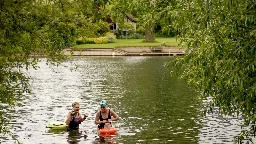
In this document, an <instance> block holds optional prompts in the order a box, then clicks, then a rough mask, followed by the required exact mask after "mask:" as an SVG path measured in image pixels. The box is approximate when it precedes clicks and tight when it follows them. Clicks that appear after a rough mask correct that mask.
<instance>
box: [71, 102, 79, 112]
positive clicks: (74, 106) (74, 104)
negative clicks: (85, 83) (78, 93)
mask: <svg viewBox="0 0 256 144" xmlns="http://www.w3.org/2000/svg"><path fill="white" fill-rule="evenodd" d="M72 107H73V110H74V111H75V112H79V110H80V105H79V103H78V102H74V103H72Z"/></svg>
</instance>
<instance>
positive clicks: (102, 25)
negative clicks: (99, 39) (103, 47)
mask: <svg viewBox="0 0 256 144" xmlns="http://www.w3.org/2000/svg"><path fill="white" fill-rule="evenodd" d="M97 25H98V29H97V34H98V36H105V35H106V33H107V32H109V30H110V29H109V27H110V26H109V24H108V23H107V22H104V21H102V20H100V21H99V22H98V23H97Z"/></svg>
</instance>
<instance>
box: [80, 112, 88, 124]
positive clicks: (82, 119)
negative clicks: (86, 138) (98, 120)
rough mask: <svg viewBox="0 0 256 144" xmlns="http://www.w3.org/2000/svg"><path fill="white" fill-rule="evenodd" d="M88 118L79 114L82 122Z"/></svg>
mask: <svg viewBox="0 0 256 144" xmlns="http://www.w3.org/2000/svg"><path fill="white" fill-rule="evenodd" d="M87 117H88V116H87V115H86V114H85V115H84V117H82V116H81V114H80V113H79V118H80V120H81V122H83V121H84V120H85V119H86V118H87Z"/></svg>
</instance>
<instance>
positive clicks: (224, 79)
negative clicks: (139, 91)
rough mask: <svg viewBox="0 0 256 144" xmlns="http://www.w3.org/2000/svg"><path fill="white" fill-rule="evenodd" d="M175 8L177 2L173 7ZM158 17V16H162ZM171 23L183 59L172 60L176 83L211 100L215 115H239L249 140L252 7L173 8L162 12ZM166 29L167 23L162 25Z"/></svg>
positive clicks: (255, 106)
mask: <svg viewBox="0 0 256 144" xmlns="http://www.w3.org/2000/svg"><path fill="white" fill-rule="evenodd" d="M177 2H179V1H177ZM163 11H164V10H163ZM165 11H168V13H170V14H169V15H166V19H174V22H175V26H176V29H177V30H178V32H179V38H181V46H183V47H186V49H187V50H186V52H187V55H186V56H184V57H179V58H177V59H176V62H175V64H176V66H177V68H178V69H179V70H182V71H183V74H182V77H183V78H185V79H186V80H187V81H188V83H189V84H191V85H193V86H194V87H195V88H197V89H198V90H199V91H201V92H202V96H203V97H204V98H207V97H211V98H212V101H211V105H210V106H211V107H215V106H217V107H218V108H219V110H220V112H221V113H223V114H228V115H235V116H237V115H242V116H243V118H244V126H251V127H252V129H249V131H250V132H249V133H244V134H249V135H243V136H249V137H250V136H253V135H254V134H255V128H254V127H255V121H256V117H255V116H256V113H255V110H256V95H255V94H256V69H255V67H256V57H255V55H256V48H255V46H256V41H255V38H256V31H255V29H256V18H255V17H256V3H255V0H248V1H238V0H235V1H233V0H227V1H209V0H206V1H200V0H191V1H183V2H180V3H177V5H176V9H175V10H171V9H168V8H166V9H165ZM167 24H168V23H167Z"/></svg>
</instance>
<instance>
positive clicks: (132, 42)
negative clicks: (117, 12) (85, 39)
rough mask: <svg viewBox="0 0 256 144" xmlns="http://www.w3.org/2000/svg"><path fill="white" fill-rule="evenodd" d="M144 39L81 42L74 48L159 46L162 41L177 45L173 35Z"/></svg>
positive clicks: (169, 44) (168, 44)
mask: <svg viewBox="0 0 256 144" xmlns="http://www.w3.org/2000/svg"><path fill="white" fill-rule="evenodd" d="M143 40H144V39H127V40H126V39H117V41H116V42H115V43H107V44H82V45H76V46H74V48H115V47H120V46H160V45H161V43H162V42H167V46H177V45H178V42H177V40H176V38H175V37H171V38H156V39H155V42H143Z"/></svg>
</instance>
